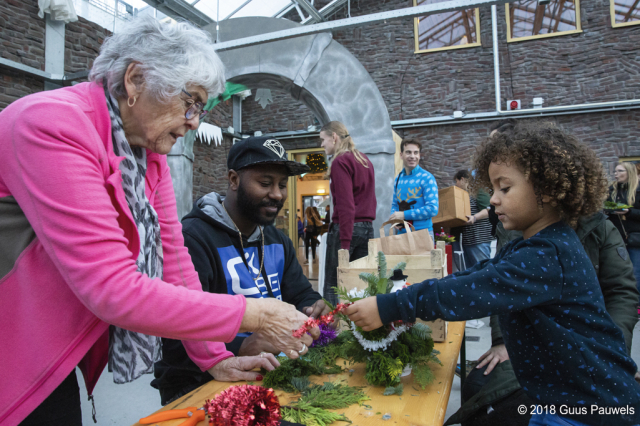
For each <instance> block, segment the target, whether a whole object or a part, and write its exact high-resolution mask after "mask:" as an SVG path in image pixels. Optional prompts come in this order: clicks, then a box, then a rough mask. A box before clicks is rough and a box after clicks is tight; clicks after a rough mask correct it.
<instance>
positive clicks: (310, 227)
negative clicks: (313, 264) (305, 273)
mask: <svg viewBox="0 0 640 426" xmlns="http://www.w3.org/2000/svg"><path fill="white" fill-rule="evenodd" d="M304 216H305V219H306V222H307V226H306V227H305V229H304V257H305V261H304V263H305V265H306V264H308V263H309V246H311V253H312V255H313V260H315V259H316V245H317V244H318V238H317V237H318V234H319V233H320V228H322V219H320V216H319V215H318V210H317V209H316V208H315V207H307V209H306V210H305V211H304Z"/></svg>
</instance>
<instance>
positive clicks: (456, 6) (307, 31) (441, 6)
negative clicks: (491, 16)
mask: <svg viewBox="0 0 640 426" xmlns="http://www.w3.org/2000/svg"><path fill="white" fill-rule="evenodd" d="M507 2H508V1H507V0H450V1H445V2H442V3H433V4H427V5H420V6H413V7H407V8H403V9H398V10H392V11H389V12H380V13H372V14H369V15H364V16H358V17H355V18H347V19H339V20H335V21H328V22H321V23H319V24H313V25H305V26H302V27H297V28H291V29H288V30H282V31H274V32H271V33H266V34H260V35H257V36H251V37H244V38H240V39H237V40H231V41H226V42H222V43H218V44H216V50H219V51H223V50H230V49H236V48H239V47H247V46H255V45H257V44H263V43H269V42H272V41H278V40H287V39H290V38H295V37H300V36H305V35H311V34H318V33H322V32H327V31H333V30H344V29H347V28H353V27H360V26H364V25H372V24H378V23H382V22H385V21H389V20H393V19H403V18H415V17H416V16H423V15H432V14H434V13H442V12H451V11H454V10H460V9H471V8H474V7H480V6H491V5H497V4H505V3H507Z"/></svg>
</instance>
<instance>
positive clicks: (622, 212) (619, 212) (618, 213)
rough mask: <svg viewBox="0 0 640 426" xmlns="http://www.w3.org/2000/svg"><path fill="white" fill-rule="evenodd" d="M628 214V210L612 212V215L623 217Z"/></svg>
mask: <svg viewBox="0 0 640 426" xmlns="http://www.w3.org/2000/svg"><path fill="white" fill-rule="evenodd" d="M627 213H629V209H622V210H621V211H617V212H613V214H617V215H623V214H627Z"/></svg>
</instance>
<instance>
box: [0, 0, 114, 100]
mask: <svg viewBox="0 0 640 426" xmlns="http://www.w3.org/2000/svg"><path fill="white" fill-rule="evenodd" d="M45 26H46V25H45V20H44V18H40V17H38V2H37V1H26V0H5V1H3V2H0V56H1V57H3V58H6V59H9V60H11V61H14V62H17V63H20V64H23V65H27V66H30V67H33V68H36V69H39V70H42V71H44V69H45ZM110 34H111V33H110V32H109V31H108V30H106V29H104V28H102V27H101V26H99V25H97V24H94V23H92V22H89V21H87V20H86V19H84V18H82V17H78V21H77V22H72V23H70V24H66V25H65V58H64V60H65V72H66V73H72V72H77V71H84V70H88V69H90V68H91V66H92V65H93V60H94V59H95V58H96V57H97V56H98V54H99V52H100V46H101V45H102V42H103V41H104V39H105V38H106V37H107V36H108V35H110ZM42 90H44V82H43V80H41V79H39V78H35V77H29V76H27V75H25V74H24V73H22V72H19V71H15V70H12V69H9V68H0V111H1V110H2V109H4V107H6V106H7V105H9V104H10V103H11V102H13V101H15V100H16V99H19V98H21V97H23V96H26V95H30V94H32V93H36V92H40V91H42Z"/></svg>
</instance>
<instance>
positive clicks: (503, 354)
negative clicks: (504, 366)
mask: <svg viewBox="0 0 640 426" xmlns="http://www.w3.org/2000/svg"><path fill="white" fill-rule="evenodd" d="M508 359H509V354H508V353H507V348H506V347H505V346H504V345H496V346H492V347H491V349H489V350H488V351H487V352H485V353H484V354H483V355H482V356H481V357H480V358H478V361H480V362H479V363H478V365H476V368H482V367H484V366H485V365H486V364H489V365H488V366H487V369H486V370H485V371H484V375H485V376H486V375H488V374H489V373H491V372H492V371H493V369H494V368H495V366H496V365H498V364H500V363H501V362H505V361H506V360H508Z"/></svg>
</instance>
